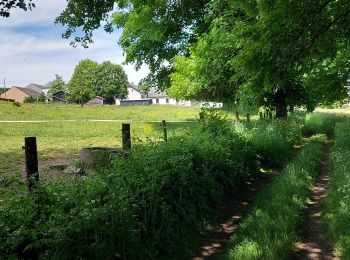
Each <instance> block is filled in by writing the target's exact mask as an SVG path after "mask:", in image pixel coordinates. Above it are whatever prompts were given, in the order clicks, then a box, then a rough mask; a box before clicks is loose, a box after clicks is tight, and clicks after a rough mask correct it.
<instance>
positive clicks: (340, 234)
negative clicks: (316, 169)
mask: <svg viewBox="0 0 350 260" xmlns="http://www.w3.org/2000/svg"><path fill="white" fill-rule="evenodd" d="M349 132H350V124H349V122H343V123H340V124H338V125H337V126H336V128H335V140H334V146H333V148H332V153H331V172H330V177H331V186H330V191H329V193H328V196H327V199H326V203H325V209H324V214H323V215H324V217H323V220H324V223H325V225H326V231H327V234H328V236H329V238H330V239H331V240H332V242H333V243H334V244H335V246H336V249H337V251H338V252H340V254H341V255H342V258H343V259H350V214H349V212H350V174H349V173H350V136H349Z"/></svg>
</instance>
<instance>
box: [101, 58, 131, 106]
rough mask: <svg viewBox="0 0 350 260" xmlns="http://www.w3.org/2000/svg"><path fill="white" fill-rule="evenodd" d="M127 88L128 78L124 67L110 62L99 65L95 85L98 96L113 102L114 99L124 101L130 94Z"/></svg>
mask: <svg viewBox="0 0 350 260" xmlns="http://www.w3.org/2000/svg"><path fill="white" fill-rule="evenodd" d="M127 87H128V76H127V75H126V73H125V71H124V70H123V67H122V66H120V65H119V64H113V63H111V62H110V61H105V62H103V63H102V64H99V65H98V67H97V70H96V84H95V91H96V94H97V95H98V96H101V97H103V98H105V99H107V100H109V101H112V102H113V101H114V98H118V99H123V98H126V96H127V94H128V91H127Z"/></svg>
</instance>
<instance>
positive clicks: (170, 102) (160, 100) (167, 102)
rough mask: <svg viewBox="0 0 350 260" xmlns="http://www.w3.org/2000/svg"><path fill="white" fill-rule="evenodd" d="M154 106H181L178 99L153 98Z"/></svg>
mask: <svg viewBox="0 0 350 260" xmlns="http://www.w3.org/2000/svg"><path fill="white" fill-rule="evenodd" d="M152 104H159V105H180V103H179V102H178V101H176V99H173V98H167V97H160V98H152Z"/></svg>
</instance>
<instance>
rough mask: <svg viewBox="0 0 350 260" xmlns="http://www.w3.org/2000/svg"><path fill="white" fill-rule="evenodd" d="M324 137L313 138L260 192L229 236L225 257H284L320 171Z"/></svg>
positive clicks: (292, 240)
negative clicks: (277, 176)
mask: <svg viewBox="0 0 350 260" xmlns="http://www.w3.org/2000/svg"><path fill="white" fill-rule="evenodd" d="M324 142H325V137H324V136H316V137H312V138H311V139H310V141H309V142H308V143H307V144H306V145H305V146H304V148H303V149H302V151H301V153H300V154H299V155H298V156H297V158H296V159H295V160H294V161H293V162H292V163H291V164H289V165H288V167H287V168H286V169H285V170H284V171H283V173H282V174H281V176H280V177H279V178H278V180H277V181H275V182H274V183H273V184H272V185H271V186H270V187H269V188H268V189H267V190H265V191H264V192H263V193H262V194H260V195H259V196H258V198H257V200H256V201H255V204H254V206H253V208H252V209H251V210H250V212H249V214H248V215H247V216H246V218H245V219H244V221H243V222H242V223H241V224H240V226H239V228H238V230H237V232H236V233H235V235H233V237H232V238H231V242H230V249H229V251H228V252H227V255H226V257H225V258H228V259H285V258H286V257H287V255H288V252H290V251H291V250H292V248H293V246H294V242H296V241H297V240H296V237H297V234H296V231H297V226H298V224H299V221H300V213H301V211H302V209H303V206H304V203H305V202H306V200H307V198H308V194H309V188H310V186H311V184H312V179H313V177H314V176H316V175H317V173H318V172H319V166H320V160H321V155H322V146H323V144H324Z"/></svg>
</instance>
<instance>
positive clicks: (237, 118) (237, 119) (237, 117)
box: [236, 111, 239, 122]
mask: <svg viewBox="0 0 350 260" xmlns="http://www.w3.org/2000/svg"><path fill="white" fill-rule="evenodd" d="M236 121H237V122H239V113H238V111H236Z"/></svg>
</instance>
